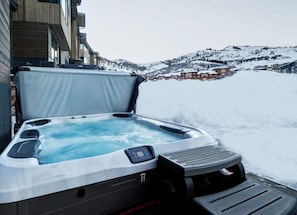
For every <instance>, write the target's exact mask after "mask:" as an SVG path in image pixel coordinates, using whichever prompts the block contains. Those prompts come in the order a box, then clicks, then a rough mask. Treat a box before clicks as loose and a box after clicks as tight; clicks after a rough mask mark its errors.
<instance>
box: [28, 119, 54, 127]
mask: <svg viewBox="0 0 297 215" xmlns="http://www.w3.org/2000/svg"><path fill="white" fill-rule="evenodd" d="M50 121H51V120H50V119H39V120H35V121H31V122H27V123H26V124H29V125H33V126H40V125H45V124H47V123H49V122H50Z"/></svg>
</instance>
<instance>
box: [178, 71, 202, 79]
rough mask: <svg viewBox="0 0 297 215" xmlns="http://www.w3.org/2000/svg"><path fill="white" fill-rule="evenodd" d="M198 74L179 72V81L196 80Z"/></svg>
mask: <svg viewBox="0 0 297 215" xmlns="http://www.w3.org/2000/svg"><path fill="white" fill-rule="evenodd" d="M197 74H198V72H197V71H194V72H181V74H180V76H181V79H197V78H198V75H197Z"/></svg>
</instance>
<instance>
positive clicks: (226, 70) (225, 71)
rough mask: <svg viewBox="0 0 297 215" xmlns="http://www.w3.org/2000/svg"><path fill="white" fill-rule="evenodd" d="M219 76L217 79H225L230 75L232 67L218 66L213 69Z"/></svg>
mask: <svg viewBox="0 0 297 215" xmlns="http://www.w3.org/2000/svg"><path fill="white" fill-rule="evenodd" d="M212 70H213V71H215V72H216V73H217V74H216V75H217V77H220V78H221V77H225V76H227V75H229V74H230V67H229V66H217V67H214V68H212Z"/></svg>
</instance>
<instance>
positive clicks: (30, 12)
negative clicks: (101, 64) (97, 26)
mask: <svg viewBox="0 0 297 215" xmlns="http://www.w3.org/2000/svg"><path fill="white" fill-rule="evenodd" d="M15 1H16V2H17V3H18V5H19V9H18V10H16V11H14V12H13V13H12V30H11V40H12V49H11V61H12V62H11V64H12V66H16V65H21V64H27V63H29V64H31V65H35V66H42V65H43V64H46V65H48V64H49V62H50V63H51V64H52V65H55V64H67V63H69V61H70V59H75V60H76V59H79V47H80V45H79V41H80V39H79V35H80V34H79V27H80V25H83V24H84V21H83V18H84V16H82V15H80V14H78V13H77V6H78V5H80V3H81V0H15Z"/></svg>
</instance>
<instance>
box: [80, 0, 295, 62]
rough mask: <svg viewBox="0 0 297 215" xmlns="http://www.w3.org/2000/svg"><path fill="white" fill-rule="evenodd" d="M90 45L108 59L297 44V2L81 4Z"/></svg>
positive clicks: (122, 0) (118, 0) (109, 0)
mask: <svg viewBox="0 0 297 215" xmlns="http://www.w3.org/2000/svg"><path fill="white" fill-rule="evenodd" d="M78 11H79V12H82V13H85V14H86V27H85V28H84V29H82V30H81V31H82V32H85V33H87V41H88V43H89V45H90V46H91V47H92V49H93V50H94V51H98V52H99V53H100V55H101V56H102V57H105V58H108V59H110V60H114V59H118V58H123V59H126V60H130V61H132V62H135V63H151V62H155V61H160V60H166V59H172V58H175V57H179V56H181V55H184V54H188V53H191V52H195V51H198V50H203V49H206V48H212V49H223V48H225V47H226V46H228V45H265V46H295V45H297V27H296V21H297V12H296V11H297V0H146V1H145V0H83V1H82V2H81V5H80V6H79V7H78Z"/></svg>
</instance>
